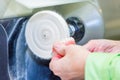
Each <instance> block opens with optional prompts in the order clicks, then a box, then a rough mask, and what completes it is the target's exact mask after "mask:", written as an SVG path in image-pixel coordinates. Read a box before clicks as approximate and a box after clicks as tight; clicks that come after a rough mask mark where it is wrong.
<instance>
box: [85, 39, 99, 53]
mask: <svg viewBox="0 0 120 80" xmlns="http://www.w3.org/2000/svg"><path fill="white" fill-rule="evenodd" d="M96 46H97V44H96V40H91V41H89V42H88V43H86V44H85V45H83V47H84V48H86V49H87V50H89V51H90V52H94V50H95V49H96Z"/></svg>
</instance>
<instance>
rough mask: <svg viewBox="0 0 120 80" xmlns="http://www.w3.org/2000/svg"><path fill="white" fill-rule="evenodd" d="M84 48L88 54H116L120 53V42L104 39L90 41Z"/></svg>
mask: <svg viewBox="0 0 120 80" xmlns="http://www.w3.org/2000/svg"><path fill="white" fill-rule="evenodd" d="M84 47H85V48H87V49H88V50H89V51H90V52H106V53H118V52H120V41H113V40H105V39H100V40H91V41H89V42H88V43H87V44H85V45H84Z"/></svg>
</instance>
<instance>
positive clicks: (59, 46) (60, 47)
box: [53, 38, 75, 56]
mask: <svg viewBox="0 0 120 80" xmlns="http://www.w3.org/2000/svg"><path fill="white" fill-rule="evenodd" d="M74 44H75V40H74V39H73V38H66V39H64V40H62V41H60V42H57V43H55V44H54V45H53V52H54V53H55V54H56V53H57V54H59V55H61V56H64V55H65V47H66V46H68V45H74Z"/></svg>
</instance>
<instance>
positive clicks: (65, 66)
mask: <svg viewBox="0 0 120 80" xmlns="http://www.w3.org/2000/svg"><path fill="white" fill-rule="evenodd" d="M53 53H54V55H53V58H52V60H51V62H50V69H51V70H52V71H53V73H54V74H55V75H57V76H59V77H60V78H61V79H62V80H84V67H85V62H86V58H87V56H88V54H89V53H90V52H89V51H87V50H86V49H85V48H83V47H81V46H77V45H75V42H74V41H73V40H69V41H67V42H58V43H56V44H54V46H53Z"/></svg>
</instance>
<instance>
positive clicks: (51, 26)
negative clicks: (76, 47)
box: [25, 11, 70, 60]
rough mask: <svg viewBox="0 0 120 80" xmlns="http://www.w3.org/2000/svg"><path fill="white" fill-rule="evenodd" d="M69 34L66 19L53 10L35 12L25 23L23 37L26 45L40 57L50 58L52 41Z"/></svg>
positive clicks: (66, 36)
mask: <svg viewBox="0 0 120 80" xmlns="http://www.w3.org/2000/svg"><path fill="white" fill-rule="evenodd" d="M69 36H70V35H69V28H68V25H67V23H66V21H65V20H64V18H62V16H60V15H59V14H58V13H56V12H53V11H41V12H38V13H36V14H35V15H33V16H32V17H31V18H30V19H29V21H28V23H27V25H26V31H25V37H26V42H27V44H28V47H29V48H30V50H31V51H32V52H33V54H35V55H36V56H37V57H39V58H41V59H45V60H49V59H51V57H52V45H53V43H54V42H55V41H58V40H61V39H64V38H68V37H69Z"/></svg>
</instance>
